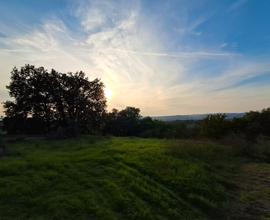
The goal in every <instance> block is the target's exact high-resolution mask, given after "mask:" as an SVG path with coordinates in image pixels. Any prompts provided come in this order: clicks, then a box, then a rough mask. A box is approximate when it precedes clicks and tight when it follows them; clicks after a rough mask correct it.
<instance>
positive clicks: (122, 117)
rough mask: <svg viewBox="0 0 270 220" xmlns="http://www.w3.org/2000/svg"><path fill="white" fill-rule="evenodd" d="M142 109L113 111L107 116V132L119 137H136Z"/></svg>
mask: <svg viewBox="0 0 270 220" xmlns="http://www.w3.org/2000/svg"><path fill="white" fill-rule="evenodd" d="M140 118H141V115H140V109H139V108H135V107H126V108H125V109H123V110H121V111H118V110H117V109H113V110H112V112H110V113H108V114H107V115H106V127H105V132H106V133H110V134H114V135H117V136H135V135H137V134H138V132H139V125H140V124H139V123H140V122H139V120H140Z"/></svg>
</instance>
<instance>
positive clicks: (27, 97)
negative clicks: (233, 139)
mask: <svg viewBox="0 0 270 220" xmlns="http://www.w3.org/2000/svg"><path fill="white" fill-rule="evenodd" d="M7 89H8V90H9V94H10V96H11V97H12V98H13V101H7V102H5V103H4V108H5V114H6V117H5V118H4V128H5V130H6V131H7V132H8V133H9V134H41V135H44V134H46V135H49V136H52V137H70V136H76V135H78V134H100V135H115V136H139V137H157V138H200V137H207V138H222V137H224V136H226V135H230V134H236V135H239V136H243V137H245V138H246V139H248V140H251V141H253V140H256V138H257V137H258V136H259V135H264V136H270V108H268V109H264V110H262V111H261V112H254V111H252V112H248V113H246V114H245V115H244V116H243V117H242V118H235V119H232V120H227V119H226V115H225V114H213V115H209V116H207V117H206V118H205V119H204V120H201V121H174V122H162V121H158V120H153V119H152V118H150V117H142V116H141V115H140V109H138V108H135V107H126V108H125V109H123V110H117V109H113V110H112V111H111V112H107V111H106V98H105V96H104V84H103V83H102V82H101V81H100V80H99V79H94V80H93V81H89V80H88V78H87V77H86V76H85V74H84V73H83V72H76V73H72V72H70V73H59V72H57V71H56V70H51V71H47V70H46V69H45V68H43V67H39V68H36V67H34V66H32V65H25V66H24V67H22V68H20V69H17V68H14V69H13V70H12V72H11V82H10V84H9V85H8V86H7Z"/></svg>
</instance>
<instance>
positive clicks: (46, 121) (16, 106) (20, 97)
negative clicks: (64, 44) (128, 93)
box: [4, 65, 106, 136]
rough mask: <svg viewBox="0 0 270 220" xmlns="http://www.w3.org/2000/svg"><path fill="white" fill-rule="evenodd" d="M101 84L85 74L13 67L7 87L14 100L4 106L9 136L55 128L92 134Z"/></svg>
mask: <svg viewBox="0 0 270 220" xmlns="http://www.w3.org/2000/svg"><path fill="white" fill-rule="evenodd" d="M103 87H104V85H103V83H102V82H101V81H100V80H98V79H95V80H93V81H89V80H88V78H87V77H85V74H84V73H83V72H82V71H80V72H76V73H71V72H70V73H67V74H66V73H59V72H57V71H55V70H51V71H50V72H48V71H47V70H45V69H44V67H39V68H36V67H35V66H32V65H25V66H24V67H22V68H21V69H17V68H14V69H13V70H12V72H11V82H10V84H9V85H8V86H7V89H8V90H9V94H10V96H11V97H12V98H14V101H7V102H5V103H4V107H5V113H6V116H7V117H6V119H5V125H6V129H7V130H8V132H9V133H25V132H28V133H51V132H54V131H55V130H56V129H57V128H58V127H63V128H69V129H67V134H68V135H69V136H72V135H73V134H75V133H76V131H75V130H76V129H78V128H80V129H81V130H83V131H84V132H89V133H90V132H92V131H93V130H96V129H99V128H100V125H101V119H102V117H103V115H104V112H105V107H106V100H105V97H104V92H103Z"/></svg>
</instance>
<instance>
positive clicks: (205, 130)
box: [201, 113, 229, 138]
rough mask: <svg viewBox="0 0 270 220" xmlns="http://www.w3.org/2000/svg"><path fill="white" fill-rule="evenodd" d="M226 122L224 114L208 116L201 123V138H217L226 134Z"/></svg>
mask: <svg viewBox="0 0 270 220" xmlns="http://www.w3.org/2000/svg"><path fill="white" fill-rule="evenodd" d="M228 128H229V127H228V121H226V115H225V114H221V113H219V114H213V115H208V116H207V117H206V118H205V119H204V120H202V122H201V133H202V135H203V136H206V137H211V138H219V137H221V136H223V135H225V134H226V133H227V132H228Z"/></svg>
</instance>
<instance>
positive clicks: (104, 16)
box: [0, 0, 270, 115]
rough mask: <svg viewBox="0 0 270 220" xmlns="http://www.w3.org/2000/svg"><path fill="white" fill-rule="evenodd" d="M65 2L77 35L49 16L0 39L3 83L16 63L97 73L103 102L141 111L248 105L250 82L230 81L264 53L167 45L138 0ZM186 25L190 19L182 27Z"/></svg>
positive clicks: (244, 75) (260, 68)
mask: <svg viewBox="0 0 270 220" xmlns="http://www.w3.org/2000/svg"><path fill="white" fill-rule="evenodd" d="M239 2H240V1H239ZM242 4H244V3H243V1H242V3H241V4H240V3H238V4H236V3H235V5H234V6H233V7H232V6H231V7H232V8H234V9H236V8H237V7H240V5H242ZM71 8H72V12H71V13H72V16H75V19H76V20H77V21H78V24H79V25H80V28H79V29H80V32H81V33H80V35H79V36H78V35H76V34H74V30H72V27H70V26H68V25H67V24H66V23H65V21H64V20H63V19H62V18H60V17H55V16H54V17H53V18H49V19H45V20H44V21H43V23H42V24H41V25H40V26H37V27H34V28H31V27H28V28H27V30H30V31H27V32H26V33H24V32H18V33H13V34H12V36H10V37H8V38H5V39H4V38H0V45H4V46H3V47H2V48H1V49H0V59H1V61H3V62H1V63H0V69H1V70H3V72H5V74H4V75H3V77H2V75H1V77H2V78H3V81H2V84H1V87H3V86H4V84H6V83H7V82H8V77H9V76H8V74H7V73H8V72H9V71H10V70H11V68H12V67H13V66H14V65H17V66H21V65H24V64H25V63H32V64H35V65H44V66H45V67H47V68H55V69H57V70H60V71H77V70H83V71H85V72H86V73H87V74H89V78H90V79H91V78H93V77H99V78H101V79H102V80H103V81H104V82H105V84H106V86H107V87H109V88H110V89H111V90H112V91H113V93H114V94H113V98H112V99H111V100H109V108H112V107H116V108H122V107H124V106H127V105H135V106H138V107H140V108H141V109H142V111H143V113H144V114H145V115H149V114H151V115H153V114H155V115H161V114H166V115H168V114H180V113H199V112H207V111H235V109H237V110H238V111H242V110H243V109H244V108H246V109H249V108H251V107H253V106H250V107H248V104H247V103H246V104H243V101H241V102H239V99H240V100H242V98H243V97H244V95H245V94H247V95H252V94H251V93H250V92H248V91H249V89H250V85H247V86H246V87H243V88H241V90H239V88H237V87H234V86H233V85H236V84H237V83H238V82H240V81H243V80H244V79H248V78H250V77H254V76H256V75H260V74H263V73H265V71H267V70H269V67H270V66H269V64H268V63H269V62H268V60H267V59H264V60H259V59H251V58H247V57H245V56H244V55H242V54H239V53H235V52H231V51H226V50H225V49H226V45H221V46H217V47H216V48H215V47H213V46H211V45H208V44H204V45H202V46H201V47H197V46H194V45H193V44H192V43H189V42H186V43H188V45H177V47H175V48H168V44H166V42H165V41H164V39H163V38H162V37H161V36H160V35H159V32H160V30H159V29H158V28H155V27H156V26H157V23H156V22H157V19H154V20H151V19H147V18H146V17H145V15H144V14H143V13H142V10H143V9H142V8H141V4H140V2H139V1H117V3H116V2H114V1H97V0H96V1H79V2H73V7H71ZM207 19H208V18H207ZM207 19H206V18H205V17H203V16H202V17H199V18H198V19H197V20H196V19H195V20H192V21H190V22H189V21H188V22H186V23H185V24H183V26H182V27H178V28H179V30H183V31H182V33H181V36H180V37H184V35H189V34H190V33H192V32H194V33H195V32H197V29H198V28H199V26H200V25H202V24H203V23H204V22H206V21H207ZM146 20H147V22H146ZM161 20H162V17H159V20H158V21H161ZM188 23H190V24H192V25H191V26H190V27H188V28H187V24H188ZM77 28H78V27H77ZM187 46H188V47H187ZM187 48H188V49H187ZM205 62H207V63H209V66H214V67H215V69H214V70H215V72H214V73H211V74H209V67H205V65H199V64H201V63H205ZM191 70H192V71H191ZM1 74H2V73H1ZM222 88H223V89H222ZM224 88H226V89H224ZM259 93H260V94H261V98H262V99H261V101H256V104H257V106H262V105H263V104H265V103H266V100H265V99H263V97H266V95H267V94H269V90H267V88H264V90H261V91H258V94H259ZM3 97H4V98H3ZM6 97H7V94H6V93H5V94H3V95H1V98H2V99H3V100H4V99H6ZM239 103H241V104H242V105H240V104H239Z"/></svg>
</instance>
